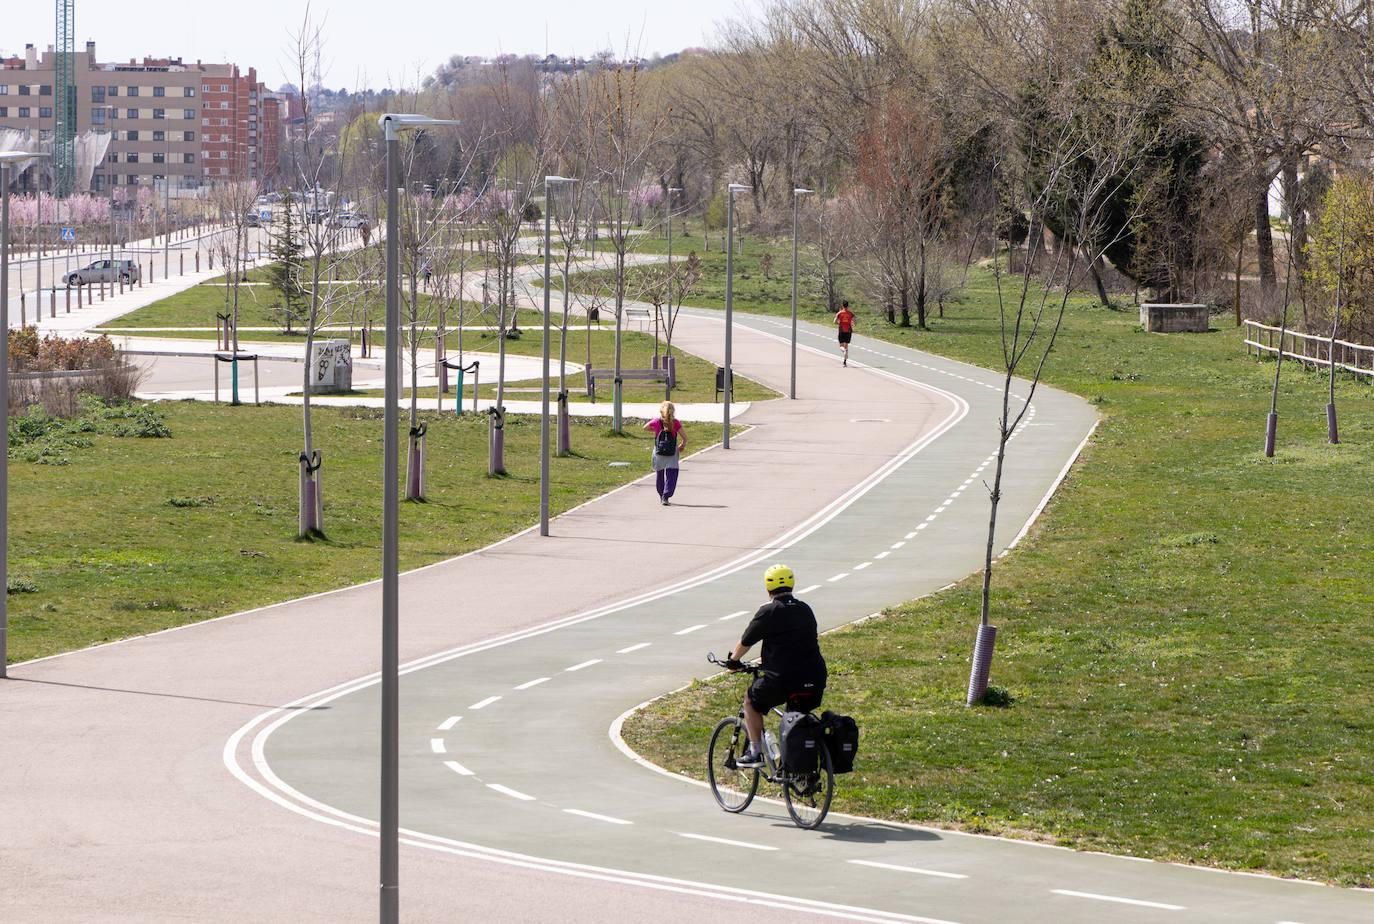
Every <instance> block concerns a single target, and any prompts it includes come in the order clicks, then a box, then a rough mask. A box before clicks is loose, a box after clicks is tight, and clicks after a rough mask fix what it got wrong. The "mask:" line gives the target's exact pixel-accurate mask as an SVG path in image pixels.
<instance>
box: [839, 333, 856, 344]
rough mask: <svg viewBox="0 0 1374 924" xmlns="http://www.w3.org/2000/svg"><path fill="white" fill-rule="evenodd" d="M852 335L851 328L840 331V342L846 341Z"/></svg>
mask: <svg viewBox="0 0 1374 924" xmlns="http://www.w3.org/2000/svg"><path fill="white" fill-rule="evenodd" d="M853 336H854V332H853V331H852V330H842V331H840V343H848V342H849V341H850V340H851V339H852V338H853Z"/></svg>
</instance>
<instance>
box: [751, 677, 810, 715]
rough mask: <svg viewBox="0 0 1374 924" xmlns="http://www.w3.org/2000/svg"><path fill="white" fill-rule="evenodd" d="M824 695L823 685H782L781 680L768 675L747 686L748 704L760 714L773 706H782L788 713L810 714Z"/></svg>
mask: <svg viewBox="0 0 1374 924" xmlns="http://www.w3.org/2000/svg"><path fill="white" fill-rule="evenodd" d="M824 695H825V684H824V683H812V682H810V681H805V682H799V681H792V682H788V683H784V682H783V680H782V678H780V677H776V676H771V677H770V676H769V675H768V674H763V675H761V676H759V677H758V678H756V679H755V680H754V682H753V683H751V684H749V702H750V704H751V705H752V706H753V707H754V708H755V709H756V710H758V711H759V712H760V713H766V712H768V710H770V709H772V708H773V707H775V706H782V707H783V708H784V709H785V710H786V711H788V712H810V711H811V710H813V709H815V708H816V707H817V706H819V705H820V704H821V698H822V697H823V696H824Z"/></svg>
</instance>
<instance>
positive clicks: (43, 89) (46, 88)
mask: <svg viewBox="0 0 1374 924" xmlns="http://www.w3.org/2000/svg"><path fill="white" fill-rule="evenodd" d="M38 95H39V96H52V84H47V83H42V84H39V85H38Z"/></svg>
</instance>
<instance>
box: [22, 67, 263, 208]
mask: <svg viewBox="0 0 1374 924" xmlns="http://www.w3.org/2000/svg"><path fill="white" fill-rule="evenodd" d="M75 57H76V61H75V67H74V72H75V83H76V116H77V118H76V133H77V135H78V137H81V136H90V137H92V138H93V139H94V140H96V141H98V142H106V141H107V142H108V146H107V147H106V148H105V154H104V157H103V158H102V159H101V161H100V163H99V164H95V165H87V167H86V169H85V170H79V171H78V177H77V185H78V188H80V189H85V188H87V185H86V184H87V183H89V188H90V190H91V191H93V192H100V191H108V190H109V189H111V188H113V187H114V186H152V185H158V186H162V185H163V184H165V185H166V188H167V189H168V190H170V191H172V193H173V194H178V193H182V194H194V193H193V192H191V191H194V190H199V189H200V188H201V187H204V186H207V185H211V184H214V183H219V182H225V181H230V180H238V179H250V180H257V181H259V182H262V183H264V184H271V183H272V182H273V181H274V180H275V179H276V176H277V173H278V171H279V169H280V166H281V164H280V158H281V147H282V131H283V121H282V118H281V115H282V106H281V105H280V102H279V101H278V100H277V99H276V97H275V95H274V94H272V93H271V92H270V91H268V90H267V88H266V87H265V86H263V85H262V84H261V83H259V82H258V79H257V71H256V70H254V69H253V68H249V69H248V70H247V73H243V72H242V71H240V69H239V67H238V65H235V64H205V63H202V62H200V61H196V62H194V63H186V62H184V61H182V59H180V58H144V59H143V60H142V61H137V60H134V59H130V60H129V61H128V62H127V63H122V62H121V63H108V62H99V61H97V60H96V55H95V43H94V42H87V43H86V47H85V49H84V50H83V51H78V52H77V53H76V55H75ZM53 58H54V56H53V52H52V49H51V47H50V48H49V49H48V50H47V51H46V52H44V53H43V54H42V55H41V57H40V56H39V54H38V53H37V51H36V50H35V49H34V47H33V46H32V45H29V46H28V47H27V48H26V50H25V54H24V57H22V58H21V57H12V58H4V59H0V131H4V130H6V129H11V130H18V131H20V132H23V133H25V135H26V136H28V137H34V136H35V135H36V137H37V140H38V141H39V142H40V144H43V146H44V147H45V148H46V143H50V142H51V138H52V133H53V130H54V118H53V110H54V102H53V83H54V79H53V78H54V68H53ZM103 136H108V138H106V137H103ZM45 185H46V184H45Z"/></svg>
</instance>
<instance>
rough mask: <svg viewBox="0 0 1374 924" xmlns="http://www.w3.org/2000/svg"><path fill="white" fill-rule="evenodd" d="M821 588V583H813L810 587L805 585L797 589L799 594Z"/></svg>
mask: <svg viewBox="0 0 1374 924" xmlns="http://www.w3.org/2000/svg"><path fill="white" fill-rule="evenodd" d="M820 589H821V585H819V584H812V585H811V586H810V587H803V588H802V589H801V590H799V591H797V593H799V594H809V593H811V591H813V590H820Z"/></svg>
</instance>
